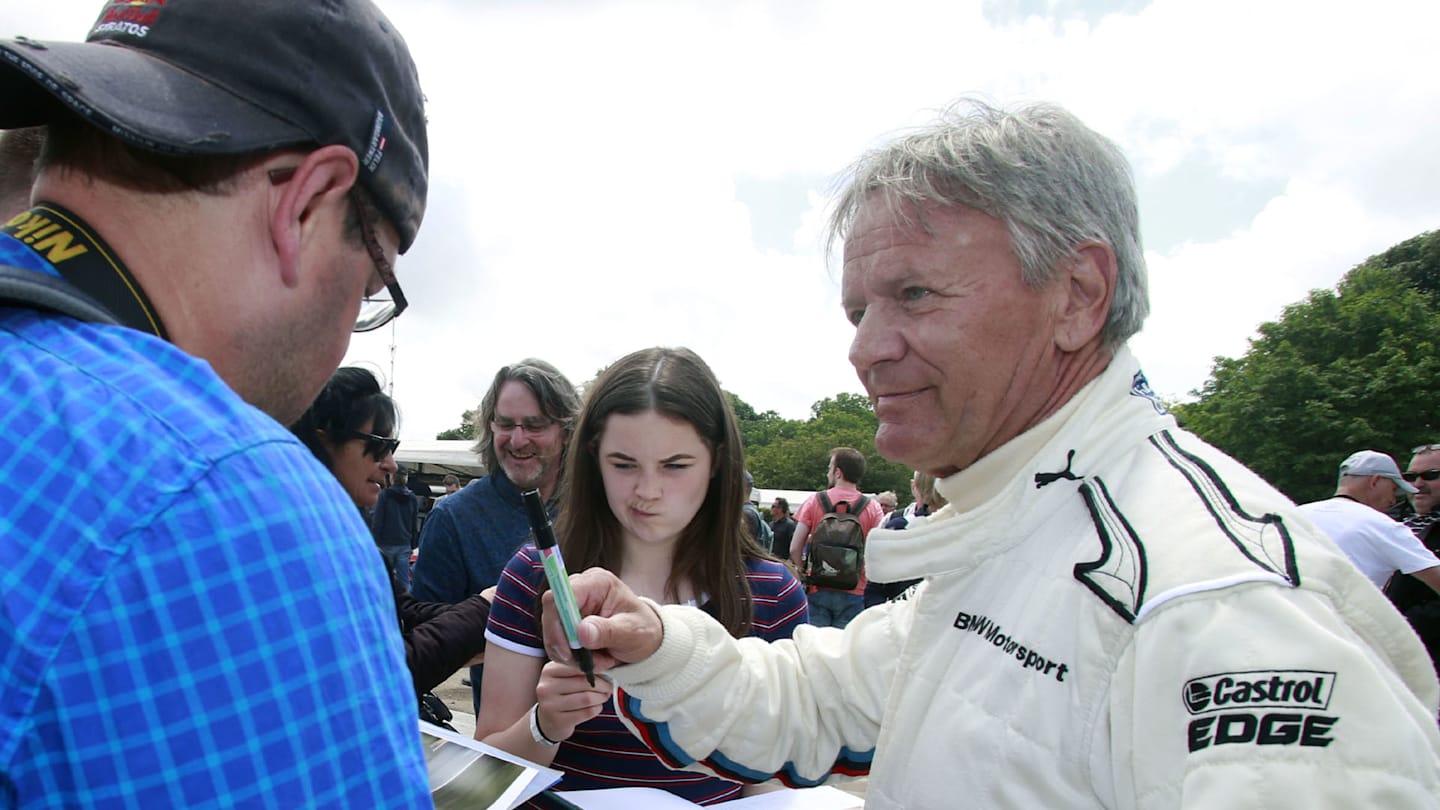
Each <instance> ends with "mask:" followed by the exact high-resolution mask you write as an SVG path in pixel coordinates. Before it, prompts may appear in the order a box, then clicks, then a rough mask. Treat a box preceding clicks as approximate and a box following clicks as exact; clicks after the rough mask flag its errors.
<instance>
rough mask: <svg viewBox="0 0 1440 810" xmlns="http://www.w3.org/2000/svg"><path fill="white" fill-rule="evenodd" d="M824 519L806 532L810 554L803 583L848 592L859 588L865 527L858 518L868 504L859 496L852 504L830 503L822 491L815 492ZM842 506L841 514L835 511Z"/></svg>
mask: <svg viewBox="0 0 1440 810" xmlns="http://www.w3.org/2000/svg"><path fill="white" fill-rule="evenodd" d="M815 497H817V498H819V499H820V508H821V509H824V510H825V516H824V517H822V518H820V522H819V523H817V524H815V528H814V529H812V530H811V531H810V538H809V541H810V552H809V553H808V554H807V555H806V557H805V584H807V585H814V586H816V587H818V588H834V589H835V590H839V591H851V590H854V589H855V588H856V587H858V586H859V585H860V568H861V564H862V563H863V561H864V559H865V527H863V526H861V525H860V515H861V514H862V513H863V512H864V511H865V507H866V505H867V504H869V503H870V499H869V498H868V497H866V496H865V495H861V496H860V498H859V500H857V501H855V502H854V503H848V502H846V501H841V502H840V503H837V504H832V503H830V497H829V496H828V495H826V494H825V493H824V492H817V493H815ZM841 507H844V509H845V511H843V512H839V511H836V510H838V509H840V508H841Z"/></svg>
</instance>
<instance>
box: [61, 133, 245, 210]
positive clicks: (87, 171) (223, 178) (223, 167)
mask: <svg viewBox="0 0 1440 810" xmlns="http://www.w3.org/2000/svg"><path fill="white" fill-rule="evenodd" d="M270 154H271V153H269V152H263V153H250V154H244V155H167V154H162V153H160V152H151V151H148V150H145V149H141V148H140V147H138V146H135V145H133V144H130V143H126V142H125V141H122V140H120V139H119V138H115V137H112V136H110V135H108V134H106V133H105V132H102V131H101V130H99V129H97V128H95V127H93V126H90V125H89V124H87V123H85V122H83V121H81V120H80V119H79V118H77V117H75V116H74V115H70V114H66V115H64V116H62V117H59V118H57V119H56V120H54V121H53V122H51V124H50V127H49V133H48V137H46V139H45V147H44V149H42V150H41V152H40V159H39V161H38V167H39V168H40V169H47V168H55V169H59V170H61V171H74V172H79V173H80V174H83V175H86V176H88V177H97V178H101V179H103V180H105V181H107V182H110V183H113V184H115V185H117V186H121V187H124V188H128V189H131V190H134V191H145V192H153V193H157V194H172V193H178V192H184V191H198V192H202V193H205V194H225V193H227V192H228V191H229V190H230V188H231V187H232V186H233V184H234V181H235V179H236V178H237V177H238V176H239V175H241V174H243V173H244V172H246V171H248V170H249V169H251V168H254V167H255V166H257V165H258V164H260V163H261V162H262V161H264V160H265V158H267V157H269V155H270Z"/></svg>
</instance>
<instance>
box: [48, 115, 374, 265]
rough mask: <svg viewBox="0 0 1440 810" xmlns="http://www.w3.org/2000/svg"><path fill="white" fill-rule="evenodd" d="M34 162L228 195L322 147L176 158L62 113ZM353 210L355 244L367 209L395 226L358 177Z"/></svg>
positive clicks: (151, 188) (136, 184)
mask: <svg viewBox="0 0 1440 810" xmlns="http://www.w3.org/2000/svg"><path fill="white" fill-rule="evenodd" d="M45 129H47V130H48V132H47V135H46V137H45V139H44V147H43V148H42V149H41V150H40V153H39V155H38V158H37V159H36V162H35V167H36V168H35V170H36V171H37V172H39V171H44V170H47V169H53V170H56V171H59V172H62V173H63V172H76V173H78V174H80V175H82V176H85V177H94V178H99V179H101V180H104V181H106V182H108V183H113V184H115V185H118V186H122V187H125V188H128V189H131V190H133V191H141V192H149V193H153V194H183V193H195V194H206V195H210V196H223V195H226V194H229V193H230V192H231V191H233V190H234V189H235V187H236V185H237V183H238V181H239V180H240V178H241V177H242V176H243V175H244V174H246V173H247V172H249V171H251V170H253V169H255V168H257V167H259V166H260V165H261V164H262V163H264V162H265V160H266V159H268V158H269V157H270V156H271V155H273V154H275V153H276V152H278V151H296V150H302V151H303V150H309V149H316V148H318V146H317V145H315V144H311V145H308V146H293V147H287V149H281V150H271V151H266V152H248V153H243V154H238V155H171V154H163V153H160V152H151V151H149V150H146V149H142V148H140V147H138V146H135V145H134V144H131V143H128V142H126V141H122V140H120V139H119V138H116V137H114V136H112V135H109V134H107V133H105V132H103V131H101V130H99V129H96V128H95V127H92V126H90V125H88V124H86V123H85V122H83V121H81V120H80V119H79V118H77V117H75V116H73V115H68V114H67V115H63V116H62V117H60V118H58V119H57V120H56V121H55V122H53V123H51V124H50V125H49V127H47V128H45ZM349 197H350V206H349V207H348V208H347V209H346V211H345V221H344V223H343V226H342V228H343V233H344V235H345V238H346V240H347V241H349V242H350V244H352V245H356V246H363V245H364V241H363V236H362V227H361V219H360V212H359V211H358V210H356V209H357V208H363V209H365V211H364V212H365V213H366V214H368V215H369V216H370V219H371V220H372V221H386V222H391V224H394V222H393V220H392V219H391V218H390V217H388V216H387V215H386V214H385V213H384V212H383V211H381V210H380V206H379V205H378V204H376V202H375V197H374V195H372V194H371V193H370V192H369V190H367V189H366V188H365V187H364V186H362V185H360V183H359V180H358V178H357V180H356V182H355V184H354V185H352V186H351V187H350V191H349Z"/></svg>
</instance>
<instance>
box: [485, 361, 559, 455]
mask: <svg viewBox="0 0 1440 810" xmlns="http://www.w3.org/2000/svg"><path fill="white" fill-rule="evenodd" d="M511 380H514V381H516V382H518V383H521V384H523V385H524V386H525V387H526V388H529V389H530V393H532V394H534V395H535V399H537V400H539V402H540V412H541V413H543V414H545V416H546V417H547V418H549V419H551V420H554V421H555V422H556V423H558V424H559V425H560V429H561V430H563V431H564V432H565V439H566V441H565V444H564V445H563V447H564V449H563V450H561V455H560V468H561V469H562V470H563V469H564V468H565V454H566V453H568V452H569V447H570V442H569V438H570V431H571V430H572V429H574V427H575V412H576V411H578V410H580V395H579V394H577V393H576V392H575V386H574V385H572V384H571V383H570V380H569V378H567V377H566V376H565V375H564V374H561V373H560V370H559V369H557V368H555V367H554V366H552V365H550V364H549V363H547V362H545V361H544V360H537V359H535V358H533V357H530V358H527V359H525V360H521V361H520V362H518V363H512V364H510V365H508V366H504V367H502V368H501V369H500V370H499V371H497V372H495V379H494V381H493V382H491V383H490V390H489V391H486V392H485V398H484V399H482V400H481V401H480V411H479V413H477V414H475V423H476V424H475V447H474V452H475V453H476V454H477V455H479V456H480V461H481V462H482V463H483V464H484V465H485V472H486V473H494V472H495V471H496V470H498V469H500V460H499V458H497V457H496V455H495V437H494V436H493V435H491V433H490V421H491V420H493V419H494V418H495V406H496V401H497V400H499V399H500V389H501V388H504V387H505V383H507V382H510V381H511Z"/></svg>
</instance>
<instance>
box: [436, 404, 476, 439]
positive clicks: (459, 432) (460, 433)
mask: <svg viewBox="0 0 1440 810" xmlns="http://www.w3.org/2000/svg"><path fill="white" fill-rule="evenodd" d="M475 414H476V411H466V412H464V413H462V414H460V426H459V427H453V428H450V429H449V430H442V431H440V432H439V433H436V434H435V438H437V439H441V440H447V439H449V440H453V439H468V440H471V441H473V440H474V439H475Z"/></svg>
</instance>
